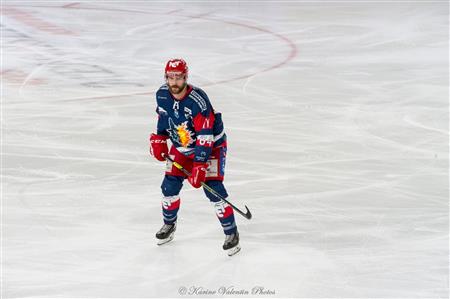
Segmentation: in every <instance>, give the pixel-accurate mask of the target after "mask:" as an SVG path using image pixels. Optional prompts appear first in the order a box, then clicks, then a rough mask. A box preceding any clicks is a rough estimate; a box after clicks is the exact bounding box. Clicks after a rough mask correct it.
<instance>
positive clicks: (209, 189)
mask: <svg viewBox="0 0 450 299" xmlns="http://www.w3.org/2000/svg"><path fill="white" fill-rule="evenodd" d="M164 157H165V158H166V159H167V160H169V161H170V162H172V164H173V165H174V166H175V167H176V168H178V169H179V170H180V171H182V172H183V173H184V174H185V175H187V176H191V173H190V172H189V171H187V170H186V169H184V167H183V166H182V165H181V164H180V163H177V162H175V161H174V160H173V159H172V158H171V157H170V156H166V155H165V156H164ZM202 186H203V188H205V189H206V190H208V191H209V192H211V193H212V194H213V195H214V196H215V197H217V198H218V199H220V200H223V201H224V202H226V203H227V204H229V205H230V206H231V207H232V208H233V209H234V210H235V211H236V212H238V213H239V214H241V215H242V216H244V217H245V218H247V219H248V220H250V219H252V213H250V210H249V209H248V208H247V206H245V209H246V210H247V212H246V213H244V212H242V211H241V210H239V208H237V207H236V206H235V205H233V204H232V203H231V202H229V201H228V200H226V199H225V198H223V197H222V196H221V195H220V194H219V193H217V192H216V191H215V190H214V189H213V188H211V187H210V186H208V185H206V184H205V183H204V182H202Z"/></svg>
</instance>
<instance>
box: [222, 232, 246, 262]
mask: <svg viewBox="0 0 450 299" xmlns="http://www.w3.org/2000/svg"><path fill="white" fill-rule="evenodd" d="M222 248H223V250H226V251H227V254H228V256H232V255H235V254H236V253H238V252H239V251H241V246H239V233H238V232H236V233H235V234H231V235H225V242H224V243H223V246H222Z"/></svg>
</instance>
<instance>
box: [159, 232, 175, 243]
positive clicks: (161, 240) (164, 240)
mask: <svg viewBox="0 0 450 299" xmlns="http://www.w3.org/2000/svg"><path fill="white" fill-rule="evenodd" d="M173 237H174V234H171V235H170V236H169V237H168V238H165V239H158V243H157V244H158V245H163V244H166V243H168V242H170V241H172V240H173Z"/></svg>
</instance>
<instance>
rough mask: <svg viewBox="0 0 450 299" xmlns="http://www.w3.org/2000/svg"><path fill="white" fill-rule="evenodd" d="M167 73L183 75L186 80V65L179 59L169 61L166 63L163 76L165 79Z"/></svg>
mask: <svg viewBox="0 0 450 299" xmlns="http://www.w3.org/2000/svg"><path fill="white" fill-rule="evenodd" d="M169 73H173V74H185V75H186V78H187V75H188V66H187V64H186V61H184V60H183V59H181V58H175V59H170V60H169V61H167V64H166V69H165V71H164V74H165V76H166V77H167V74H169Z"/></svg>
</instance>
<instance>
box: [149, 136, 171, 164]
mask: <svg viewBox="0 0 450 299" xmlns="http://www.w3.org/2000/svg"><path fill="white" fill-rule="evenodd" d="M167 138H169V137H167V136H164V135H157V134H152V135H150V155H152V156H153V157H155V158H156V160H158V161H165V160H166V158H165V156H167V155H168V154H169V149H168V148H167Z"/></svg>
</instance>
